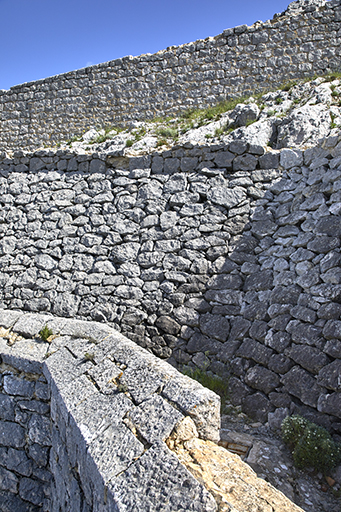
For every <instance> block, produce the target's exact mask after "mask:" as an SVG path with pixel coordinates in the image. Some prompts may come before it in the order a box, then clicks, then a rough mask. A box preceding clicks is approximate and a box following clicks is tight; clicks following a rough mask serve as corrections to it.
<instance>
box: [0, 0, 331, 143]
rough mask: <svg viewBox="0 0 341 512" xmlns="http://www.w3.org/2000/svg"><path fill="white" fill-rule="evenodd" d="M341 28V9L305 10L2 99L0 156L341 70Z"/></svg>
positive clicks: (307, 4) (314, 1)
mask: <svg viewBox="0 0 341 512" xmlns="http://www.w3.org/2000/svg"><path fill="white" fill-rule="evenodd" d="M340 22H341V5H340V0H331V1H329V2H325V1H324V0H301V1H297V2H293V3H292V4H290V6H289V8H288V9H287V10H286V11H285V12H284V13H282V14H281V15H275V17H274V18H273V19H272V20H269V21H266V22H265V23H263V22H257V23H255V24H254V25H252V26H251V27H248V26H246V25H241V26H239V27H235V28H231V29H227V30H225V31H224V32H223V33H222V34H219V35H218V36H216V37H214V38H212V37H210V38H207V39H205V40H199V41H196V42H193V43H189V44H185V45H182V46H179V47H170V48H167V50H163V51H160V52H158V53H156V54H154V55H150V54H147V55H142V56H139V57H131V56H128V57H124V58H122V59H118V60H114V61H110V62H106V63H103V64H99V65H96V66H91V67H88V68H85V69H80V70H78V71H72V72H70V73H65V74H62V75H58V76H54V77H51V78H47V79H45V80H38V81H36V82H31V83H26V84H22V85H18V86H15V87H12V88H11V89H10V90H9V91H0V150H1V149H3V150H4V149H19V148H37V147H41V146H42V145H43V144H47V145H51V144H54V143H56V142H58V141H61V140H65V139H69V138H71V137H73V136H74V135H80V134H81V133H83V132H84V131H86V130H87V129H89V128H90V127H91V126H100V127H103V126H104V125H112V124H116V125H117V124H122V123H125V122H127V121H129V120H132V119H133V120H136V119H139V120H143V119H150V118H154V117H156V116H163V115H167V116H168V115H170V114H176V113H179V112H180V111H184V110H186V109H189V108H193V107H203V106H208V105H212V104H215V103H216V102H217V101H219V100H223V99H225V98H226V97H230V96H236V95H241V94H251V93H254V92H255V91H264V90H268V89H269V88H276V87H277V86H279V85H281V84H282V83H283V82H286V81H288V80H292V79H295V78H302V77H305V76H307V75H308V76H312V75H314V74H323V73H325V72H327V71H330V70H335V69H339V67H340V29H341V24H340Z"/></svg>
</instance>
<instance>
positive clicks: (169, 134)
mask: <svg viewBox="0 0 341 512" xmlns="http://www.w3.org/2000/svg"><path fill="white" fill-rule="evenodd" d="M156 135H159V136H160V137H163V138H167V139H176V138H177V137H178V130H177V129H176V128H160V129H159V130H156Z"/></svg>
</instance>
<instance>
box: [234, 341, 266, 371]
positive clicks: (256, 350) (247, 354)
mask: <svg viewBox="0 0 341 512" xmlns="http://www.w3.org/2000/svg"><path fill="white" fill-rule="evenodd" d="M272 354H273V351H272V350H271V348H269V347H265V346H264V345H263V344H262V343H258V341H254V340H251V339H246V340H244V341H243V343H242V344H241V346H240V347H239V349H238V350H237V352H236V355H237V356H238V357H244V358H245V359H253V360H254V361H255V362H256V363H260V364H264V365H266V363H267V361H268V360H269V357H270V356H271V355H272Z"/></svg>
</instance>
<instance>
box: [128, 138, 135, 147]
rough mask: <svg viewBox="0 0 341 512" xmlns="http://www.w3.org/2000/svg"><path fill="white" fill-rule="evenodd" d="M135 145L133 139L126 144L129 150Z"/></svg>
mask: <svg viewBox="0 0 341 512" xmlns="http://www.w3.org/2000/svg"><path fill="white" fill-rule="evenodd" d="M133 144H134V141H133V140H131V139H128V140H127V142H126V146H127V148H131V146H132V145H133Z"/></svg>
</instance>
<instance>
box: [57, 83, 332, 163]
mask: <svg viewBox="0 0 341 512" xmlns="http://www.w3.org/2000/svg"><path fill="white" fill-rule="evenodd" d="M340 105H341V80H340V79H339V77H338V76H337V75H336V74H334V75H329V76H326V77H319V78H316V79H314V80H311V81H300V82H297V83H296V84H295V83H292V84H285V85H283V87H282V89H280V90H277V91H274V92H269V93H266V94H263V95H260V96H258V97H249V98H243V99H239V101H238V100H231V101H227V102H226V103H225V104H224V105H219V106H217V107H213V108H209V109H206V110H202V111H195V112H187V113H186V114H184V115H183V116H181V117H179V118H171V119H157V120H155V121H153V122H137V121H134V122H130V123H129V124H128V125H127V126H126V127H125V128H115V127H107V128H106V129H99V130H97V129H95V128H90V129H89V130H88V131H87V132H86V133H84V134H83V136H82V137H79V138H77V137H75V138H74V139H72V140H71V141H68V142H65V143H64V144H63V143H62V144H60V146H61V147H66V146H71V147H72V148H73V149H74V150H79V151H81V152H84V151H89V152H94V151H99V152H103V151H104V152H110V153H112V152H114V153H115V154H116V155H119V154H121V155H123V154H125V155H137V154H141V153H150V152H152V151H154V150H155V149H156V148H160V149H161V150H165V149H167V148H169V147H171V146H173V145H175V144H179V145H184V144H186V143H192V144H206V145H207V143H212V144H217V143H222V142H223V143H225V144H228V143H230V142H232V141H235V140H243V141H244V142H249V143H250V144H259V145H262V146H271V147H272V148H273V149H281V148H293V147H307V146H311V145H314V144H316V143H317V141H318V140H319V139H321V138H322V137H326V136H329V135H333V132H334V131H335V133H337V132H338V131H339V129H340V127H341V108H340Z"/></svg>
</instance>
